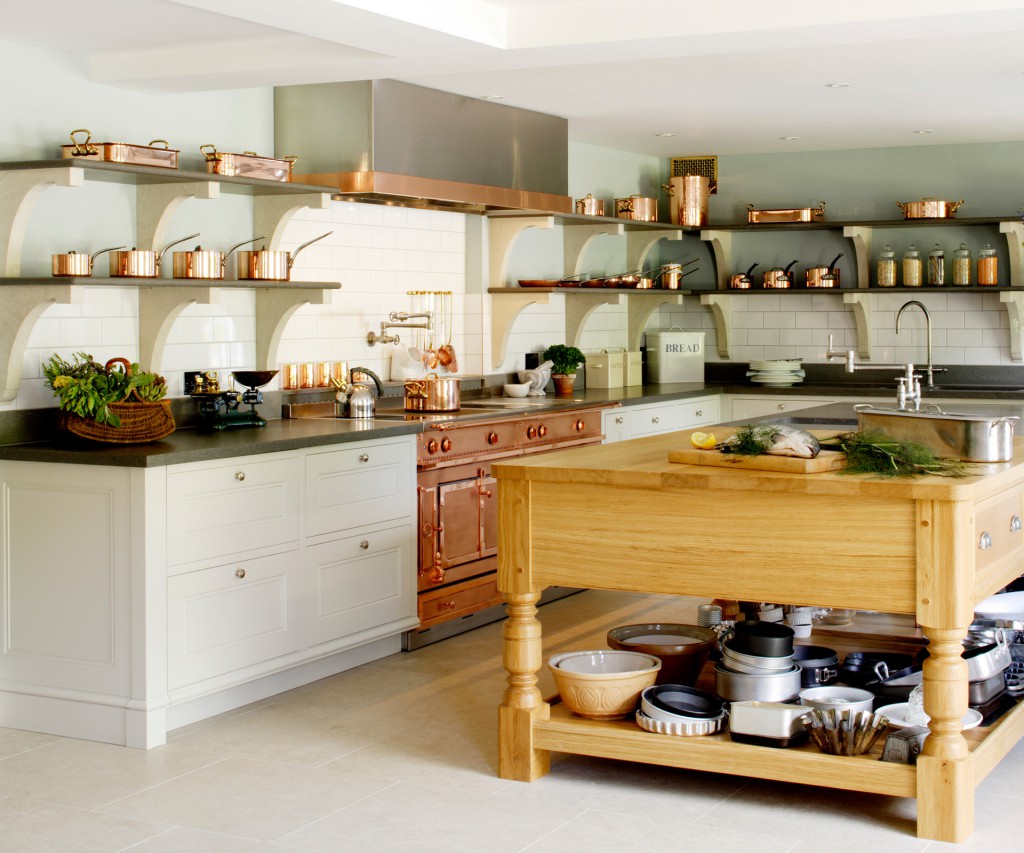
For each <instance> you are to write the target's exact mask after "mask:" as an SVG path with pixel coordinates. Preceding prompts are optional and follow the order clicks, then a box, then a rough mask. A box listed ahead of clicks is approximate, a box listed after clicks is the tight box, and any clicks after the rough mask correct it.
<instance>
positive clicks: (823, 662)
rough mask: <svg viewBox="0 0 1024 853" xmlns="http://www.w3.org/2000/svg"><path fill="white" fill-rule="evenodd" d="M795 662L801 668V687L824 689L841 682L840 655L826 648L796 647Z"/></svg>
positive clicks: (794, 652)
mask: <svg viewBox="0 0 1024 853" xmlns="http://www.w3.org/2000/svg"><path fill="white" fill-rule="evenodd" d="M793 662H794V663H796V665H797V666H799V667H800V686H801V687H823V686H826V685H829V684H832V683H834V682H836V681H838V680H839V655H838V654H837V653H836V651H835V649H827V648H825V647H824V646H795V647H794V648H793Z"/></svg>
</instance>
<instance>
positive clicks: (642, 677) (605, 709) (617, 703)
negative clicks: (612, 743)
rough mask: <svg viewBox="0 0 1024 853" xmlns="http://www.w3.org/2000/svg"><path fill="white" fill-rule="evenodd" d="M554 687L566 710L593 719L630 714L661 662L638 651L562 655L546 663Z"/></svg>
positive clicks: (586, 652)
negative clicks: (552, 678) (552, 677)
mask: <svg viewBox="0 0 1024 853" xmlns="http://www.w3.org/2000/svg"><path fill="white" fill-rule="evenodd" d="M548 667H549V668H550V669H551V674H552V676H554V679H555V686H556V687H557V688H558V692H559V694H560V695H561V697H562V701H563V702H564V703H565V705H566V707H567V708H569V710H570V711H574V712H575V713H577V714H579V715H580V716H581V717H590V718H592V719H595V720H616V719H620V718H622V717H625V716H628V715H629V714H632V713H633V712H634V711H635V710H636V706H637V702H638V700H639V699H640V694H641V693H642V692H643V690H644V688H646V687H650V686H651V685H652V684H654V681H655V679H656V678H657V677H658V670H660V669H661V661H660V660H659V659H658V658H656V657H655V656H654V655H647V654H641V653H640V652H626V651H607V650H604V649H599V650H596V651H583V652H563V653H562V654H558V655H555V656H553V657H552V658H551V659H550V660H549V661H548Z"/></svg>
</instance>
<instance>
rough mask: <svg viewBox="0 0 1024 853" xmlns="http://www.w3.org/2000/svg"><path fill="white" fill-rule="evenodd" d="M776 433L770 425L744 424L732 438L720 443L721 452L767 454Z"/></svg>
mask: <svg viewBox="0 0 1024 853" xmlns="http://www.w3.org/2000/svg"><path fill="white" fill-rule="evenodd" d="M776 432H777V430H776V428H775V427H774V426H772V425H771V424H745V425H744V426H741V427H740V428H739V429H738V430H736V434H735V435H733V436H732V438H730V439H728V440H727V441H725V442H723V443H722V452H723V453H739V454H742V455H744V456H760V455H761V454H762V453H767V452H768V449H769V448H770V447H771V446H772V442H773V441H774V440H775V433H776Z"/></svg>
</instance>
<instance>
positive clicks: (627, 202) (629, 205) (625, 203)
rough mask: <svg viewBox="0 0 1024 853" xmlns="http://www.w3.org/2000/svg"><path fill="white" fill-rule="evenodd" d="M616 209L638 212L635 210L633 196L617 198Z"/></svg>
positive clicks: (622, 211)
mask: <svg viewBox="0 0 1024 853" xmlns="http://www.w3.org/2000/svg"><path fill="white" fill-rule="evenodd" d="M615 204H616V211H617V212H618V213H636V211H635V210H633V199H631V198H619V199H616V200H615Z"/></svg>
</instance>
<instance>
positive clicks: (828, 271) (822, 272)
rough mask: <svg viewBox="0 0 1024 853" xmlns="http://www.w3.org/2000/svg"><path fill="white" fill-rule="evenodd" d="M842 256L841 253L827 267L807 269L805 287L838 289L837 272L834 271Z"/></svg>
mask: <svg viewBox="0 0 1024 853" xmlns="http://www.w3.org/2000/svg"><path fill="white" fill-rule="evenodd" d="M842 256H843V253H842V252H840V253H839V254H838V255H836V256H835V258H833V259H832V263H830V264H829V265H828V266H827V267H808V268H807V286H808V287H839V270H837V269H836V263H837V262H838V261H839V259H840V258H841V257H842Z"/></svg>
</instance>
